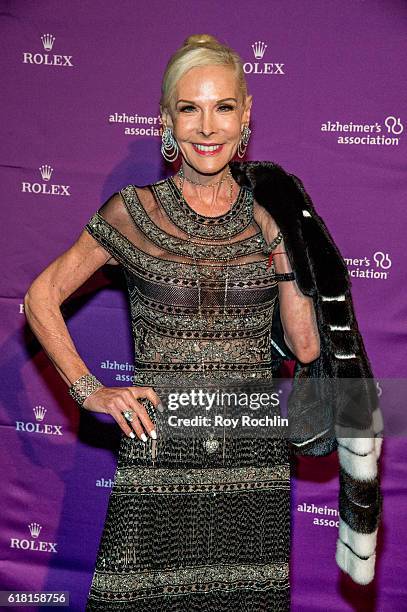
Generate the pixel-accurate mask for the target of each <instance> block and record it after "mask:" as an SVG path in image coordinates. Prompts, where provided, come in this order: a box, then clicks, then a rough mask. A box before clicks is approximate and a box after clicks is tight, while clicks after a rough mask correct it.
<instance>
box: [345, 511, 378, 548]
mask: <svg viewBox="0 0 407 612" xmlns="http://www.w3.org/2000/svg"><path fill="white" fill-rule="evenodd" d="M377 532H378V529H376V530H375V531H373V532H372V533H359V532H358V531H355V530H354V529H352V527H350V526H349V525H348V523H346V521H344V520H343V519H342V518H341V517H339V537H340V539H341V540H342V542H343V543H344V544H348V546H350V547H351V549H352V550H353V551H354V552H355V554H357V555H360V556H361V557H370V556H371V555H373V554H374V552H375V550H376V542H377Z"/></svg>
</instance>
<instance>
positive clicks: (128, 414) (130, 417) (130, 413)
mask: <svg viewBox="0 0 407 612" xmlns="http://www.w3.org/2000/svg"><path fill="white" fill-rule="evenodd" d="M133 414H134V413H133V411H132V410H125V411H124V412H123V416H124V418H125V419H127V420H128V421H130V422H131V421H132V420H133Z"/></svg>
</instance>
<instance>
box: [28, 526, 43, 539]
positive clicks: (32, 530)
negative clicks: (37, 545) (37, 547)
mask: <svg viewBox="0 0 407 612" xmlns="http://www.w3.org/2000/svg"><path fill="white" fill-rule="evenodd" d="M28 529H29V530H30V533H31V537H33V538H38V536H39V535H40V531H41V529H42V526H41V525H39V524H38V523H30V524H29V525H28Z"/></svg>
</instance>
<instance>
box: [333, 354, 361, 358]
mask: <svg viewBox="0 0 407 612" xmlns="http://www.w3.org/2000/svg"><path fill="white" fill-rule="evenodd" d="M334 355H335V357H336V358H337V359H353V358H354V357H356V354H355V353H334Z"/></svg>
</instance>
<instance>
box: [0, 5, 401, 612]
mask: <svg viewBox="0 0 407 612" xmlns="http://www.w3.org/2000/svg"><path fill="white" fill-rule="evenodd" d="M1 6H2V9H1V42H2V53H1V56H2V85H3V87H2V91H3V95H2V105H3V112H2V117H3V121H2V127H1V130H2V134H1V147H2V152H1V196H2V200H1V216H2V221H1V228H2V236H3V240H2V241H1V250H2V262H3V268H2V273H1V275H0V309H1V317H0V334H1V347H0V362H1V413H0V419H1V421H0V424H1V466H0V475H1V482H2V494H1V513H0V558H1V560H2V562H1V569H0V572H1V578H0V579H1V590H6V589H8V590H24V591H69V592H70V609H71V610H75V611H80V610H83V609H84V602H85V600H86V596H87V592H88V589H89V585H90V581H91V576H92V571H93V568H94V563H95V559H96V553H97V547H98V543H99V539H100V536H101V531H102V527H103V522H104V517H105V513H106V509H107V502H108V497H109V493H110V491H111V487H112V482H113V476H114V471H115V466H116V460H117V450H118V443H119V438H120V430H119V428H118V426H117V424H116V423H115V421H113V420H112V419H111V418H110V417H108V416H107V415H95V414H92V413H81V412H80V411H79V409H78V407H77V405H76V404H75V403H74V402H73V400H72V399H71V398H70V396H69V395H68V393H67V386H66V384H65V382H63V380H62V379H61V378H60V377H59V375H58V373H57V371H56V370H55V368H54V366H53V365H52V363H51V361H50V360H49V358H48V357H47V355H46V354H45V353H44V351H43V350H42V348H41V346H40V345H39V343H38V341H37V340H36V338H35V337H34V336H33V334H32V332H31V331H30V329H29V328H28V325H27V322H26V319H25V315H24V307H23V297H24V294H25V292H26V290H27V288H28V286H29V284H30V283H31V281H32V280H33V279H34V278H35V277H36V276H37V275H38V274H39V273H40V272H41V271H42V270H43V269H44V268H45V267H46V266H47V265H48V264H49V263H50V262H51V261H52V260H53V259H54V258H56V257H57V256H58V255H59V254H61V253H62V252H63V251H65V250H66V249H68V248H69V246H70V245H71V244H72V243H73V242H74V241H75V240H76V238H77V237H78V236H79V234H80V232H81V230H82V228H83V226H84V225H85V223H86V222H87V221H88V219H89V218H90V216H91V215H92V214H93V213H94V212H95V211H96V210H97V209H98V208H99V206H100V205H101V203H103V202H104V201H105V200H106V199H107V198H108V197H109V196H110V195H111V194H112V193H114V192H115V191H117V190H118V189H120V188H122V187H124V186H125V185H128V184H129V183H135V184H138V185H143V184H146V183H150V182H153V181H156V180H158V179H159V178H163V177H164V176H166V175H168V174H171V173H173V169H171V168H169V167H168V166H166V165H165V164H164V162H163V160H162V157H161V154H160V143H161V138H160V137H161V124H160V118H159V107H158V101H159V96H160V84H161V77H162V74H163V71H164V68H165V66H166V63H167V61H168V59H169V56H170V55H171V54H172V53H173V52H174V51H175V50H176V49H177V48H178V47H179V46H180V45H181V44H182V42H183V41H184V39H185V38H186V37H187V36H189V35H190V34H196V33H210V34H213V35H214V36H216V37H217V38H218V39H220V40H221V41H223V42H225V43H227V44H229V45H230V46H232V47H233V48H234V49H236V50H237V51H238V53H239V54H240V55H241V57H242V59H243V62H244V70H245V73H246V78H247V83H248V87H249V91H250V93H252V94H253V97H254V101H253V108H252V120H251V128H252V137H251V142H250V146H249V148H248V151H247V156H246V158H247V159H253V160H271V161H275V162H277V163H279V164H281V165H282V166H283V167H284V168H285V169H286V170H288V171H290V172H293V173H295V174H296V175H298V176H299V177H300V178H301V179H302V180H303V182H304V185H305V187H306V189H307V190H308V192H309V193H310V195H311V197H312V199H313V201H314V204H315V206H316V209H317V211H318V212H319V214H320V215H321V216H322V217H323V219H324V220H325V222H326V223H327V225H328V227H329V229H330V231H331V233H332V234H333V236H334V239H335V241H336V243H337V245H338V247H339V248H340V250H341V253H342V255H343V257H344V258H345V260H346V263H347V265H348V268H349V272H350V275H351V279H352V291H353V298H354V302H355V309H356V314H357V317H358V321H359V325H360V329H361V332H362V334H363V337H364V339H365V343H366V347H367V350H368V354H369V357H370V359H371V362H372V366H373V370H374V373H375V376H376V377H377V379H378V381H379V383H380V378H386V379H388V378H402V377H405V376H406V370H407V367H406V360H405V330H406V313H407V311H406V306H405V304H406V287H405V284H404V281H403V279H405V268H406V257H405V235H406V210H405V208H406V187H407V180H406V172H405V171H406V134H405V130H404V125H405V120H406V117H405V110H406V108H405V100H406V99H407V98H406V95H407V81H406V79H405V58H406V56H407V42H406V33H407V32H406V21H405V16H406V5H405V2H404V1H403V0H400V1H393V0H388V1H386V2H381V1H379V0H366V1H362V0H345V1H341V2H339V1H335V0H332V1H328V2H327V1H325V0H291V1H284V2H280V1H274V0H271V1H270V0H267V1H266V0H257V2H247V1H246V2H245V1H243V0H235V1H234V2H233V4H231V3H222V2H217V1H213V0H206V1H205V2H198V1H191V0H188V1H186V0H177V1H173V0H169V1H166V2H165V1H164V0H150V1H149V2H147V3H145V2H141V1H140V2H138V1H132V0H122V1H121V2H113V0H103V1H99V2H92V1H91V0H85V1H83V0H82V1H79V0H71V1H70V2H61V1H51V0H42V1H41V0H40V1H39V2H21V1H20V2H18V1H14V2H13V1H8V2H7V1H6V0H3V2H2V3H1ZM403 76H404V78H403ZM63 314H64V317H65V320H66V322H67V325H68V328H69V331H70V333H71V335H72V338H73V340H74V342H75V345H76V347H77V350H78V352H79V354H80V355H81V357H82V358H83V360H84V361H85V363H86V364H87V366H88V367H89V369H90V371H92V372H93V373H94V374H95V375H96V376H97V377H98V378H99V379H100V380H102V381H103V382H104V383H105V384H107V385H126V386H128V385H131V384H132V380H133V375H134V367H133V358H134V356H133V352H132V341H131V332H130V325H129V316H128V304H127V296H126V287H125V284H124V278H123V276H122V274H121V271H120V269H119V267H116V266H111V267H109V266H105V267H104V269H102V270H99V271H98V272H97V273H96V274H95V275H94V276H93V277H92V279H91V280H90V281H88V282H87V283H86V284H85V285H83V286H82V287H81V289H80V290H78V291H77V292H76V293H75V294H74V296H72V298H71V299H70V300H69V301H68V302H67V303H66V304H64V307H63ZM384 416H385V417H386V415H384ZM400 422H401V421H400ZM401 429H402V427H401ZM381 464H382V468H381V473H382V486H383V493H384V508H383V522H382V526H381V530H380V534H379V540H378V560H377V565H376V578H375V580H374V582H373V583H371V584H370V585H368V586H366V587H358V586H357V585H355V584H354V583H353V582H352V581H351V580H349V579H348V578H347V577H346V576H344V575H343V574H342V573H341V572H340V570H339V569H338V568H337V566H336V563H335V543H336V538H337V529H338V499H337V494H338V461H337V456H336V454H333V455H331V456H328V457H326V458H303V459H301V460H299V461H298V462H296V465H295V472H294V474H293V489H292V516H293V530H292V538H293V548H292V551H293V552H292V574H291V580H292V602H293V603H292V609H293V610H296V611H301V612H304V611H309V612H311V611H312V612H315V611H316V610H328V609H329V610H338V611H339V610H341V611H342V610H344V611H347V610H349V611H350V610H356V609H357V610H379V611H380V612H383V611H387V610H407V587H406V583H405V579H404V576H405V549H406V543H407V535H406V531H405V524H406V521H407V501H406V495H405V493H406V488H407V446H406V443H405V441H404V438H403V436H402V435H399V436H396V435H393V436H390V437H389V438H387V439H386V440H385V442H384V446H383V452H382V460H381ZM174 519H176V517H174ZM129 520H131V517H129ZM19 609H23V608H19ZM27 609H31V610H32V609H33V608H27ZM253 612H255V611H253Z"/></svg>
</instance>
